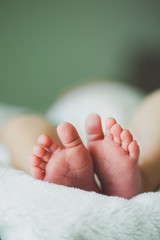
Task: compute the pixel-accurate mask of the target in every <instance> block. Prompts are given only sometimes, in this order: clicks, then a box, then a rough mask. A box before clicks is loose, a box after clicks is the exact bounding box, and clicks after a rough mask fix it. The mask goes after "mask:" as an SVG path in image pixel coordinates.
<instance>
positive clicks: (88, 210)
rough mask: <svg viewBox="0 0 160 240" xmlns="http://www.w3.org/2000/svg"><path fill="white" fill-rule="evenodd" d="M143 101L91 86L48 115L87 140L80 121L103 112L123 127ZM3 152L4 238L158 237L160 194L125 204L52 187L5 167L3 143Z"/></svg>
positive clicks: (124, 90)
mask: <svg viewBox="0 0 160 240" xmlns="http://www.w3.org/2000/svg"><path fill="white" fill-rule="evenodd" d="M102 90H103V91H102ZM88 94H89V95H90V98H89V97H88ZM142 97H143V94H141V93H140V92H138V91H136V90H132V89H130V88H129V87H125V86H123V85H114V84H110V85H107V84H104V83H102V84H99V85H95V84H93V85H92V84H90V85H88V89H87V88H85V89H84V88H83V87H82V88H79V89H77V90H75V91H73V92H71V93H69V94H68V95H66V96H64V97H63V98H62V99H60V100H59V101H57V103H56V104H55V105H54V106H53V107H52V108H50V110H49V112H48V114H47V117H48V119H49V120H50V121H51V122H53V123H54V122H60V121H65V120H67V121H70V122H72V123H73V124H75V125H76V127H78V130H79V132H80V135H81V136H82V137H83V138H84V131H83V127H82V125H79V122H81V121H84V118H85V116H86V115H87V114H88V113H89V112H90V111H91V112H92V111H94V112H95V111H96V112H98V113H100V115H101V116H102V118H103V119H104V118H105V117H107V116H115V115H116V116H115V117H116V118H118V120H119V122H121V123H124V125H125V124H127V121H126V120H128V119H129V118H130V117H131V115H132V114H133V111H134V109H135V108H136V106H137V104H139V102H140V101H141V99H142ZM79 98H81V99H80V100H79ZM87 99H88V100H87ZM112 100H113V101H112ZM97 101H98V104H96V102H97ZM122 104H123V107H122ZM130 106H132V108H130ZM1 110H2V109H0V111H1ZM112 113H114V114H112ZM1 114H2V115H3V113H2V111H1ZM124 116H125V117H124ZM0 153H1V158H0V160H1V162H2V160H3V164H2V163H1V167H0V238H1V239H2V240H28V239H31V240H40V239H43V240H48V239H54V240H63V239H64V240H72V239H77V240H81V239H84V240H94V239H95V240H103V239H111V240H114V239H115V240H119V239H123V240H128V239H131V240H132V239H133V240H135V239H137V240H143V239H144V240H147V239H148V240H152V239H154V240H158V239H160V228H159V222H160V193H147V194H141V195H139V196H136V197H134V198H133V199H131V200H126V199H122V198H118V197H107V196H103V195H100V194H96V193H93V192H86V191H82V190H79V189H73V188H67V187H64V186H58V185H55V184H49V183H46V182H42V181H39V180H35V179H33V178H32V177H31V176H29V175H27V174H25V173H23V172H22V171H17V170H14V169H12V168H10V167H9V166H8V165H4V163H6V162H7V159H8V160H9V155H8V154H7V152H6V150H5V149H4V146H3V145H2V146H1V149H0ZM2 153H3V155H2Z"/></svg>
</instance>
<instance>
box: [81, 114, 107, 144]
mask: <svg viewBox="0 0 160 240" xmlns="http://www.w3.org/2000/svg"><path fill="white" fill-rule="evenodd" d="M85 129H86V133H87V140H88V142H90V141H97V140H101V139H103V137H104V135H103V131H102V124H101V119H100V116H99V115H97V114H89V115H88V116H87V118H86V121H85Z"/></svg>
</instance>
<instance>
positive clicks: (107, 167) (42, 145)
mask: <svg viewBox="0 0 160 240" xmlns="http://www.w3.org/2000/svg"><path fill="white" fill-rule="evenodd" d="M85 128H86V134H87V145H88V150H87V149H86V148H85V146H84V145H83V143H82V141H81V139H80V137H79V135H78V133H77V131H76V129H75V128H74V127H73V126H72V125H71V124H69V123H62V124H60V125H59V126H58V128H57V133H58V136H59V138H60V140H61V142H62V144H63V146H64V148H62V147H61V146H60V145H59V144H58V143H56V142H55V141H54V140H52V139H51V138H50V137H49V136H47V135H41V136H40V137H39V138H38V145H36V146H34V147H33V150H32V155H31V157H30V162H31V174H32V176H33V177H34V178H36V179H40V180H43V181H47V182H50V183H55V184H60V185H65V186H68V187H76V188H80V189H83V190H87V191H95V192H97V193H103V194H106V195H109V196H119V197H124V198H127V199H130V198H132V197H133V196H135V195H137V194H138V193H140V192H141V191H142V180H141V174H140V171H139V169H138V158H139V146H138V145H137V142H136V141H135V140H133V137H132V135H131V133H130V132H129V131H128V130H123V129H122V128H121V126H120V125H119V124H117V123H116V120H115V119H113V118H108V119H107V120H106V123H105V134H104V133H103V131H102V125H101V119H100V117H99V116H98V115H96V114H90V115H89V116H88V117H87V119H86V123H85ZM94 171H95V173H96V174H97V176H98V178H99V180H100V182H101V186H102V189H101V190H100V189H99V188H98V186H97V184H96V181H95V178H94Z"/></svg>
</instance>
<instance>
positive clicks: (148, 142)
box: [129, 89, 160, 191]
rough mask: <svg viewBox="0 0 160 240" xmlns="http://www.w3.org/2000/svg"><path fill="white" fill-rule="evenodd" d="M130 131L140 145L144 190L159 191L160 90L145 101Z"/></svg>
mask: <svg viewBox="0 0 160 240" xmlns="http://www.w3.org/2000/svg"><path fill="white" fill-rule="evenodd" d="M129 129H130V130H131V132H132V133H133V135H134V137H135V138H136V139H137V140H138V143H139V145H140V158H139V169H140V171H141V175H142V177H143V179H144V181H143V182H144V183H145V185H144V189H143V190H144V191H154V190H157V189H158V188H159V187H160V89H159V90H157V91H155V92H153V93H152V94H150V95H149V96H148V97H146V98H145V99H144V101H143V102H142V104H141V106H140V107H139V109H138V111H137V113H136V114H135V117H134V118H133V119H132V121H131V123H130V127H129Z"/></svg>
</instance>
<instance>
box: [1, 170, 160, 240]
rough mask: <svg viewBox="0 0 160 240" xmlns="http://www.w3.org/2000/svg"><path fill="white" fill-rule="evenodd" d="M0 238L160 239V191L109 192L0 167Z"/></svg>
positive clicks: (21, 239) (60, 239)
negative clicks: (123, 194) (60, 183)
mask: <svg viewBox="0 0 160 240" xmlns="http://www.w3.org/2000/svg"><path fill="white" fill-rule="evenodd" d="M0 198H1V203H0V236H1V239H2V240H28V239H31V240H40V239H43V240H48V239H55V240H63V239H64V240H66V239H67V240H72V239H74V240H75V239H78V240H81V239H86V240H90V239H92V240H97V239H98V240H102V239H117V240H118V239H123V240H129V239H130V240H132V239H134V240H135V239H138V240H147V239H148V240H151V239H154V240H156V239H157V240H158V239H160V228H159V222H160V194H159V193H148V194H142V195H139V196H137V197H135V198H133V199H132V200H129V201H128V200H125V199H122V198H118V197H107V196H103V195H100V194H96V193H93V192H86V191H82V190H79V189H73V188H67V187H63V186H58V185H54V184H49V183H45V182H41V181H38V180H35V179H33V178H32V177H30V176H28V175H26V174H24V173H23V172H20V171H16V170H12V169H7V168H6V169H5V168H1V169H0Z"/></svg>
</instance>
